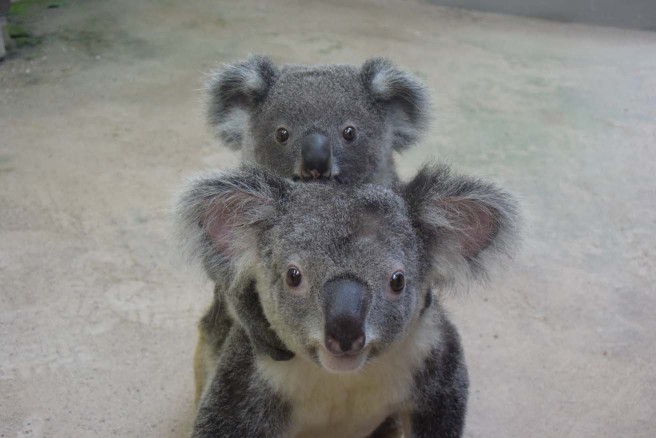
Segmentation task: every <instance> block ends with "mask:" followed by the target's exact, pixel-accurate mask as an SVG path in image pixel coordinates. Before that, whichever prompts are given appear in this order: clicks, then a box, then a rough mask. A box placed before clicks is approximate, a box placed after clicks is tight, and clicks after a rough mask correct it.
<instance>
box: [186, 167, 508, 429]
mask: <svg viewBox="0 0 656 438" xmlns="http://www.w3.org/2000/svg"><path fill="white" fill-rule="evenodd" d="M177 218H178V221H177V223H178V224H179V230H180V237H181V240H182V242H183V243H184V244H185V245H186V247H187V248H188V249H189V253H190V254H191V255H193V256H195V257H196V258H197V259H198V260H199V261H200V262H202V264H203V266H204V267H205V270H206V271H207V273H208V275H209V277H210V278H212V279H213V280H214V281H217V282H219V281H220V282H221V284H223V285H225V290H224V291H222V293H221V294H217V295H216V296H215V300H214V303H213V305H212V307H211V309H210V310H209V312H208V313H207V315H206V316H205V317H204V318H203V319H202V321H201V327H202V330H201V333H202V334H203V335H202V336H201V339H200V340H199V344H198V348H197V356H196V359H197V361H196V377H197V384H198V386H197V390H198V392H197V397H198V402H199V404H198V414H197V418H196V421H195V425H194V432H193V436H194V437H215V436H221V437H245V436H267V437H289V436H298V437H322V436H326V437H331V436H348V437H379V436H398V434H399V433H401V432H402V433H403V434H404V436H406V437H460V436H462V431H463V428H464V421H465V413H466V405H467V394H468V376H467V368H466V366H465V361H464V355H463V352H462V347H461V344H460V340H459V336H458V333H457V330H456V329H455V327H454V326H453V325H452V324H451V323H450V322H449V320H448V318H447V315H446V312H445V311H444V309H443V307H442V305H441V303H440V299H439V298H440V296H441V295H442V294H441V292H442V291H444V290H445V289H446V288H453V287H455V288H457V287H462V286H467V284H468V282H469V281H471V280H476V279H485V278H486V272H487V271H488V269H489V268H490V266H491V265H493V264H494V263H495V262H497V261H499V260H502V259H503V258H504V256H507V255H510V253H511V251H512V249H513V248H514V242H515V240H516V235H517V228H518V227H517V222H518V214H517V207H516V204H515V201H514V199H513V197H512V196H511V195H509V194H508V193H506V192H505V191H503V190H501V189H499V188H498V187H496V186H495V185H493V184H490V183H487V182H484V181H481V180H479V179H476V178H471V177H466V176H461V175H456V174H454V173H452V172H451V171H450V170H449V168H448V167H446V166H427V167H425V168H424V169H423V170H421V171H420V172H419V173H418V174H417V175H416V176H415V177H414V178H413V179H412V180H411V181H410V182H408V183H397V184H395V185H393V186H392V187H385V186H381V185H374V184H358V185H343V184H334V183H329V184H305V183H301V182H293V181H291V180H289V179H287V178H283V177H281V176H279V175H276V174H274V173H271V172H269V171H267V170H265V169H262V168H261V167H250V166H245V167H242V168H241V169H240V170H233V171H227V172H217V173H209V174H205V175H201V176H199V177H197V178H196V179H194V180H192V181H191V182H190V185H189V187H188V188H187V189H186V190H185V191H184V192H183V194H182V195H181V197H180V200H179V202H178V207H177ZM226 297H235V299H230V300H226V299H225V298H226ZM226 302H227V304H226ZM251 302H259V303H261V311H262V313H263V320H265V321H268V326H267V329H268V330H271V331H273V332H275V333H276V334H277V336H278V337H279V338H280V340H281V341H282V342H283V343H284V344H285V345H286V346H287V347H288V348H289V350H291V351H292V352H293V353H294V357H293V358H290V359H289V360H286V361H276V360H274V359H272V357H271V356H270V355H268V354H263V353H261V352H260V351H258V350H257V349H256V348H255V347H254V345H255V344H254V343H253V342H252V339H253V336H257V333H255V332H253V333H248V330H249V329H248V328H246V327H245V326H243V325H242V324H241V323H240V321H239V319H238V318H236V316H235V315H236V314H237V312H236V310H235V309H234V303H251Z"/></svg>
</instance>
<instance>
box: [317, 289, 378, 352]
mask: <svg viewBox="0 0 656 438" xmlns="http://www.w3.org/2000/svg"><path fill="white" fill-rule="evenodd" d="M324 293H325V317H326V327H325V345H326V348H327V349H328V351H330V352H331V353H332V354H334V355H337V356H341V355H353V354H357V353H359V352H360V351H361V350H362V349H363V348H364V346H365V343H366V337H365V320H366V317H367V310H368V308H369V301H370V297H369V295H370V294H369V292H368V289H367V287H366V286H365V285H364V284H362V283H360V282H358V281H356V280H351V279H347V278H340V279H336V280H331V281H329V282H327V283H326V284H325V285H324Z"/></svg>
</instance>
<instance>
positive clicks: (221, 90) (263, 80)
mask: <svg viewBox="0 0 656 438" xmlns="http://www.w3.org/2000/svg"><path fill="white" fill-rule="evenodd" d="M277 78H278V69H277V67H276V66H275V65H274V63H273V61H271V59H269V58H267V57H265V56H251V57H250V58H247V59H246V60H244V61H241V62H237V63H234V64H226V65H223V66H222V67H220V68H219V69H218V70H216V71H215V72H213V73H212V74H211V75H210V78H209V80H208V81H207V85H206V89H207V95H208V103H207V118H208V120H209V124H210V126H211V127H212V128H213V129H214V130H215V132H216V135H217V137H218V138H220V139H221V140H223V142H224V143H225V144H226V145H227V146H229V147H231V148H233V149H239V148H241V146H242V143H243V141H244V138H245V134H246V130H247V129H248V122H249V117H250V113H251V111H253V109H254V107H255V105H257V104H258V103H259V102H260V101H262V99H264V98H265V97H266V95H267V93H268V92H269V89H270V88H271V86H272V85H273V84H274V83H275V82H276V80H277Z"/></svg>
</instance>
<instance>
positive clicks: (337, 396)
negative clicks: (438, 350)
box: [258, 321, 439, 438]
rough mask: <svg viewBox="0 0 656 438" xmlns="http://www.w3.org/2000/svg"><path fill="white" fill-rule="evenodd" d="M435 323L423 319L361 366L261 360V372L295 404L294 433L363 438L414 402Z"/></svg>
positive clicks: (259, 365)
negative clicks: (332, 368) (342, 368)
mask: <svg viewBox="0 0 656 438" xmlns="http://www.w3.org/2000/svg"><path fill="white" fill-rule="evenodd" d="M431 327H433V324H432V323H431V322H428V323H426V321H424V323H423V324H422V323H420V324H418V326H416V327H415V328H414V329H413V330H412V332H413V333H411V335H410V336H408V337H407V338H406V339H405V340H404V341H402V342H399V343H397V344H395V345H393V346H392V347H391V348H390V349H389V350H388V351H386V352H385V353H384V354H383V355H381V356H380V357H378V358H376V359H375V360H373V361H372V362H371V363H369V364H367V365H366V366H365V367H364V368H363V369H362V370H360V371H358V372H356V373H349V374H334V373H330V372H328V371H326V370H324V369H323V368H321V367H320V366H319V365H317V364H315V363H313V362H311V361H310V360H309V359H307V358H302V357H295V358H294V359H292V360H290V361H287V362H275V361H273V360H271V359H268V358H261V359H258V369H259V372H260V374H261V376H262V377H263V378H264V379H265V380H267V381H268V382H269V383H270V384H271V385H272V386H273V387H274V388H275V389H276V390H277V391H279V392H280V393H282V394H284V395H285V396H286V397H287V398H288V399H289V400H290V401H291V403H292V409H293V415H292V427H291V429H292V435H293V436H296V437H313V438H319V437H323V436H325V437H336V436H345V437H346V436H348V437H364V436H367V435H369V434H370V433H371V432H373V431H374V430H375V429H376V427H377V426H378V425H379V424H380V423H382V422H383V421H384V420H385V418H386V417H387V416H389V415H390V414H393V413H396V412H402V411H404V410H407V409H408V408H409V407H410V406H409V405H410V401H411V395H412V394H411V393H412V388H413V378H414V373H415V372H416V371H417V370H418V369H419V368H420V367H421V366H422V363H423V361H424V359H425V357H426V356H427V355H428V354H429V352H430V350H431V348H432V346H434V345H436V344H437V342H439V339H438V338H437V337H436V333H437V331H432V333H431Z"/></svg>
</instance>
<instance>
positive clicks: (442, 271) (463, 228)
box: [404, 165, 518, 281]
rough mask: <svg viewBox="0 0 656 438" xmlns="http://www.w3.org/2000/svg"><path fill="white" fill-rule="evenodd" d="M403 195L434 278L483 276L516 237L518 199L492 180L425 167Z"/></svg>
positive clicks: (445, 167)
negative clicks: (516, 200) (482, 179)
mask: <svg viewBox="0 0 656 438" xmlns="http://www.w3.org/2000/svg"><path fill="white" fill-rule="evenodd" d="M404 195H405V199H406V201H407V203H408V206H409V209H410V214H411V216H412V218H413V221H414V224H415V228H416V229H417V230H418V233H419V235H420V237H421V239H422V241H423V245H424V249H425V255H426V256H427V257H428V259H430V260H431V261H432V264H431V267H430V269H429V270H430V271H431V273H430V275H431V277H432V278H433V279H434V280H437V281H445V280H446V281H454V280H461V279H463V278H464V279H469V278H481V277H483V278H484V277H485V274H486V273H487V270H488V269H489V268H490V265H491V264H493V263H494V262H495V261H498V260H499V259H501V258H502V257H501V255H503V254H509V253H510V250H511V249H512V246H513V243H514V242H515V241H516V237H517V223H518V213H517V205H516V202H515V200H514V199H513V197H512V196H511V195H509V194H508V193H506V192H504V191H503V190H501V189H499V188H498V187H496V186H495V185H493V184H491V183H487V182H484V181H481V180H479V179H476V178H471V177H466V176H460V175H453V174H452V173H451V171H450V169H449V168H448V167H447V166H445V165H440V166H426V167H424V168H423V169H422V170H421V171H420V172H419V174H418V175H417V176H416V177H415V178H414V179H413V180H412V181H411V182H409V183H408V184H407V185H406V186H405V187H404Z"/></svg>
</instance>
